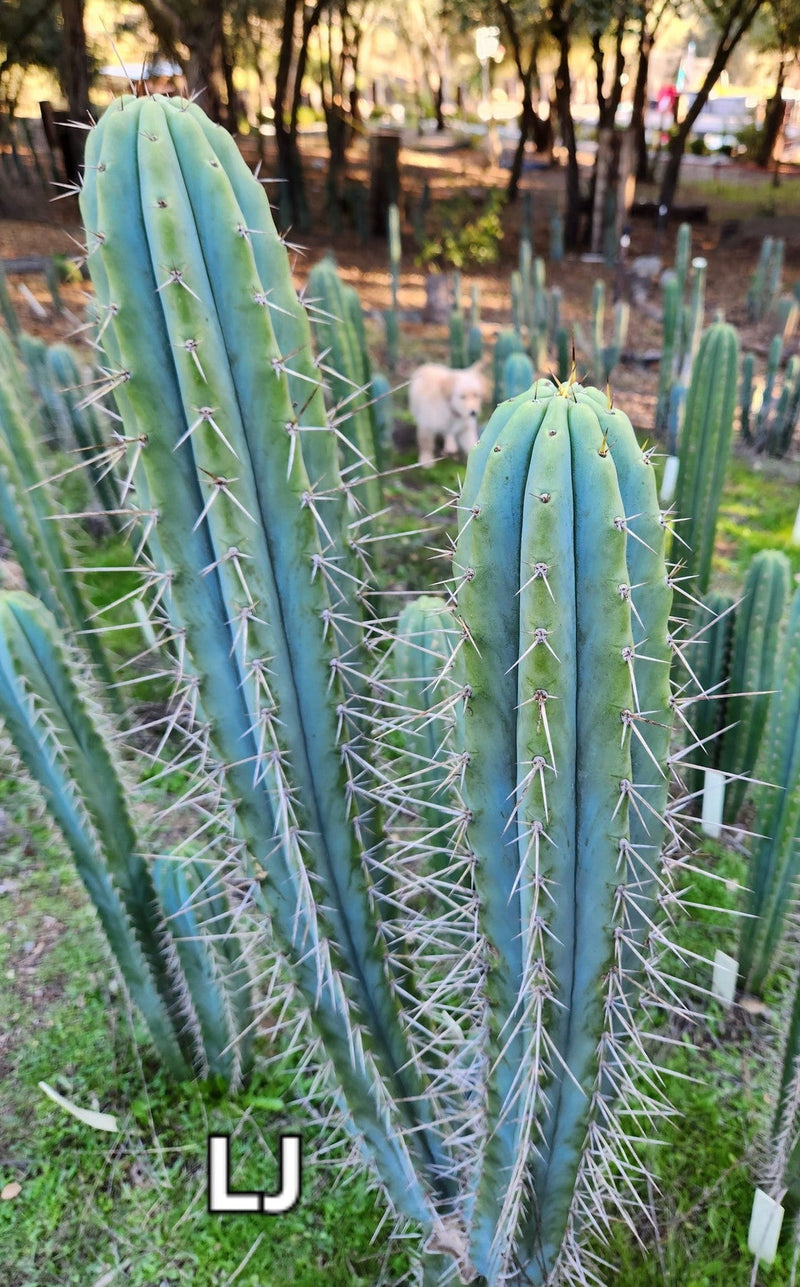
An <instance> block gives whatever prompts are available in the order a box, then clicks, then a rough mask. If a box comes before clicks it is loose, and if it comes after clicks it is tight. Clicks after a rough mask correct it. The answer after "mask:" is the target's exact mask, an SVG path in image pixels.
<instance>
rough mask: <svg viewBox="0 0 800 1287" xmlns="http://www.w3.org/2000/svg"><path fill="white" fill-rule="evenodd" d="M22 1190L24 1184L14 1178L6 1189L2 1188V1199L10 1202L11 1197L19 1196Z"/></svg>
mask: <svg viewBox="0 0 800 1287" xmlns="http://www.w3.org/2000/svg"><path fill="white" fill-rule="evenodd" d="M21 1192H22V1185H21V1184H20V1183H19V1182H18V1181H17V1180H12V1181H11V1183H10V1184H7V1185H6V1187H5V1188H4V1189H0V1201H3V1202H8V1201H9V1199H10V1198H15V1197H17V1195H18V1194H20V1193H21Z"/></svg>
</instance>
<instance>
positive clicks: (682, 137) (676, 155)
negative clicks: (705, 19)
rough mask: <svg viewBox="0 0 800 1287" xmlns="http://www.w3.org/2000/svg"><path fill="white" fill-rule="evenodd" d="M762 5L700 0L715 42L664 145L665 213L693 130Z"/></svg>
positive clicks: (754, 0)
mask: <svg viewBox="0 0 800 1287" xmlns="http://www.w3.org/2000/svg"><path fill="white" fill-rule="evenodd" d="M764 3H765V0H702V8H703V11H704V12H705V13H706V14H707V15H708V16H709V17H710V18H711V21H712V23H713V26H714V28H715V29H716V32H717V42H716V46H715V48H714V52H713V55H712V58H711V62H710V65H709V68H708V71H707V72H706V75H705V79H704V80H703V83H702V85H701V86H700V88H699V89H698V91H697V93H696V95H695V98H694V101H693V102H692V104H691V106H690V108H689V110H688V111H687V113H686V115H685V116H684V117H683V118H682V120H681V121H680V122H679V123H678V124H677V125H676V127H675V129H674V131H673V133H672V135H671V137H670V140H669V143H668V145H667V163H666V166H665V167H664V173H663V175H662V178H661V190H660V192H659V194H658V203H659V205H664V206H666V207H667V209H668V210H669V209H671V207H672V203H673V201H674V200H675V193H676V191H677V187H678V176H679V174H680V168H681V161H682V160H683V154H684V152H685V151H686V144H687V142H688V140H689V135H690V134H691V131H692V126H693V125H694V123H695V121H696V120H697V118H698V116H699V115H700V113H701V112H702V110H703V108H704V107H705V105H706V103H707V102H708V98H709V95H710V93H711V91H712V89H713V88H714V86H715V85H716V83H717V81H718V80H719V78H720V76H721V75H722V72H723V71H724V70H725V67H726V66H727V64H728V60H729V59H730V56H731V54H732V53H733V51H734V49H736V47H737V45H738V44H739V42H740V41H741V39H742V37H743V36H744V35H745V34H746V33H747V32H748V31H749V30H750V28H751V26H752V25H753V20H754V19H755V16H756V14H757V13H758V12H759V10H760V9H761V8H762V6H763V5H764Z"/></svg>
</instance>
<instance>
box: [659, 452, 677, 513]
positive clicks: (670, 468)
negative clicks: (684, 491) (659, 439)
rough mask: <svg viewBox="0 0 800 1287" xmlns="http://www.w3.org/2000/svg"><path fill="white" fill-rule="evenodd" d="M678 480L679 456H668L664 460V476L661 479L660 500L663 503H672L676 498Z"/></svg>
mask: <svg viewBox="0 0 800 1287" xmlns="http://www.w3.org/2000/svg"><path fill="white" fill-rule="evenodd" d="M677 482H678V457H677V456H667V459H666V460H665V461H664V476H663V478H662V479H661V493H660V495H659V500H660V501H661V504H662V505H670V504H671V503H672V501H673V500H674V499H675V486H676V484H677Z"/></svg>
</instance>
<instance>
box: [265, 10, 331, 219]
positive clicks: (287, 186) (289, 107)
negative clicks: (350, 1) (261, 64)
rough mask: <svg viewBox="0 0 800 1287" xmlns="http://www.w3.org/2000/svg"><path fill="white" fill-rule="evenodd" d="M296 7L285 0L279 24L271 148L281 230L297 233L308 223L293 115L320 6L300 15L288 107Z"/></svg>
mask: <svg viewBox="0 0 800 1287" xmlns="http://www.w3.org/2000/svg"><path fill="white" fill-rule="evenodd" d="M299 7H300V5H299V0H285V4H284V10H283V23H282V25H281V45H280V52H279V55H278V67H277V71H276V74H275V97H274V99H273V104H272V107H273V113H274V118H275V146H276V149H277V153H278V179H279V180H280V183H279V191H278V210H279V219H280V223H281V225H282V227H283V228H284V230H285V229H287V228H289V227H290V226H293V227H294V226H296V227H298V228H299V229H300V231H301V232H307V231H308V229H309V226H310V222H311V220H310V213H309V209H308V201H307V199H306V191H305V179H304V176H303V163H302V158H301V155H300V149H299V147H298V142H297V113H298V108H299V106H300V88H301V84H302V80H303V74H304V72H305V66H306V60H307V57H308V41H309V37H310V36H311V32H312V30H313V29H314V27H315V26H316V23H317V20H318V19H319V14H320V10H321V8H322V5H321V3H318V4H316V5H315V6H314V9H313V11H312V12H311V13H310V14H309V15H308V17H306V16H305V14H304V16H303V32H302V38H301V41H300V48H299V50H298V52H297V65H296V68H295V73H294V87H293V91H292V100H291V104H290V101H289V94H290V86H291V80H292V67H293V64H294V54H295V25H296V18H297V11H298V8H299Z"/></svg>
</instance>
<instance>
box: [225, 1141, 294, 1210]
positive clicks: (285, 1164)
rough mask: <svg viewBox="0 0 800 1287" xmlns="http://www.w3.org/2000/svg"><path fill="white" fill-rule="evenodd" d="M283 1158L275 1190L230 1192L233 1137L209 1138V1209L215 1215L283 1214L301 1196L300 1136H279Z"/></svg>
mask: <svg viewBox="0 0 800 1287" xmlns="http://www.w3.org/2000/svg"><path fill="white" fill-rule="evenodd" d="M278 1141H279V1144H280V1161H279V1177H280V1178H279V1180H278V1190H277V1192H276V1193H262V1192H260V1191H257V1192H250V1193H248V1192H244V1191H237V1190H233V1191H231V1187H230V1183H231V1168H230V1153H229V1146H230V1137H229V1136H228V1135H209V1137H208V1209H209V1211H210V1212H211V1213H212V1214H213V1215H230V1214H231V1213H234V1212H235V1213H242V1212H244V1213H249V1214H250V1215H284V1214H285V1213H286V1212H287V1211H291V1209H292V1207H293V1206H294V1205H295V1203H296V1202H297V1200H298V1198H299V1197H300V1181H301V1178H302V1170H303V1166H302V1157H301V1152H300V1146H301V1137H300V1136H299V1135H279V1136H278Z"/></svg>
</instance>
